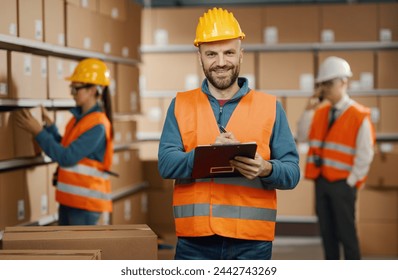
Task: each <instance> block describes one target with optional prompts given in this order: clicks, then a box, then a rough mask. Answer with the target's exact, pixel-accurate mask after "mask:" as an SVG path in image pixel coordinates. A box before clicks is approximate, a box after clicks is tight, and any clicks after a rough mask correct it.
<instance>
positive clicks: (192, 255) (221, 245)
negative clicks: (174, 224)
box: [174, 235, 272, 260]
mask: <svg viewBox="0 0 398 280" xmlns="http://www.w3.org/2000/svg"><path fill="white" fill-rule="evenodd" d="M271 257H272V241H256V240H243V239H235V238H229V237H222V236H219V235H212V236H204V237H179V238H178V242H177V248H176V254H175V257H174V258H175V259H176V260H270V259H271Z"/></svg>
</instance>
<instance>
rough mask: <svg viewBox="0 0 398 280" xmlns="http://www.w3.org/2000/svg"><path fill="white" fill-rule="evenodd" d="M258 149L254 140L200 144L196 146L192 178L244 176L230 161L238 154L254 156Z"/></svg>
mask: <svg viewBox="0 0 398 280" xmlns="http://www.w3.org/2000/svg"><path fill="white" fill-rule="evenodd" d="M256 150H257V144H256V143H254V142H250V143H239V144H227V145H216V144H214V145H205V146H198V147H196V148H195V156H194V162H193V169H192V178H195V179H199V178H213V177H236V176H242V175H240V173H239V172H238V171H237V170H235V169H234V168H233V167H231V165H230V164H229V161H230V160H231V159H233V158H234V157H236V156H243V157H249V158H254V156H255V154H256Z"/></svg>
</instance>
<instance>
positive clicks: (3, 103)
mask: <svg viewBox="0 0 398 280" xmlns="http://www.w3.org/2000/svg"><path fill="white" fill-rule="evenodd" d="M0 49H4V50H9V51H19V52H26V53H31V54H37V55H43V56H56V57H62V58H71V59H82V58H86V57H94V58H99V59H101V60H104V61H109V62H114V63H120V64H126V65H133V66H134V65H137V64H139V63H140V61H138V60H135V59H130V58H124V57H117V56H111V55H107V54H103V53H99V52H92V51H87V50H82V49H75V48H70V47H63V46H57V45H52V44H48V43H44V42H39V41H34V40H29V39H24V38H20V37H14V36H8V35H3V34H0ZM40 105H43V106H45V107H47V108H61V109H62V108H71V107H73V106H75V103H74V101H73V100H72V99H70V100H69V99H7V98H0V111H10V110H13V109H16V108H21V107H36V106H40ZM116 118H117V116H116ZM133 145H134V143H131V144H129V145H119V146H116V147H115V151H118V150H125V149H129V148H131V147H132V146H133ZM52 162H53V161H52V160H51V159H50V158H49V157H47V156H45V155H40V156H37V157H31V158H16V159H10V160H2V161H0V172H5V171H10V170H15V169H20V168H25V167H29V166H36V165H44V164H49V163H52ZM147 187H148V184H147V182H141V183H139V184H135V185H132V186H128V187H125V188H123V189H121V190H118V191H116V192H114V193H112V201H116V200H118V199H121V198H123V197H126V196H128V195H131V194H134V193H136V192H139V191H141V190H143V189H145V188H147ZM57 219H58V217H57V215H56V214H55V215H48V216H45V217H42V218H40V219H39V220H38V221H31V222H28V223H26V224H21V225H47V224H51V223H54V222H56V221H57ZM0 240H1V232H0Z"/></svg>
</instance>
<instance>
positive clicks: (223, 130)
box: [219, 125, 227, 133]
mask: <svg viewBox="0 0 398 280" xmlns="http://www.w3.org/2000/svg"><path fill="white" fill-rule="evenodd" d="M219 127H220V130H221V132H222V133H226V132H227V130H226V129H225V128H224V127H223V126H222V125H219Z"/></svg>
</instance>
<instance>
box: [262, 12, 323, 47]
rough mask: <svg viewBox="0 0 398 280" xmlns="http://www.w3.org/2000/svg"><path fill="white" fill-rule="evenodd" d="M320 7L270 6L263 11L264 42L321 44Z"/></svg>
mask: <svg viewBox="0 0 398 280" xmlns="http://www.w3.org/2000/svg"><path fill="white" fill-rule="evenodd" d="M319 14H320V12H319V7H318V6H316V5H290V6H270V7H266V8H264V9H263V26H262V27H261V29H262V30H263V38H264V39H263V42H264V43H266V44H274V43H305V42H319V41H320V35H319V34H320V32H319V21H320V15H319Z"/></svg>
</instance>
